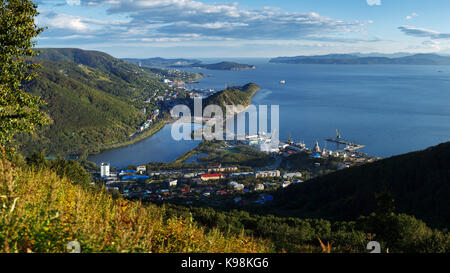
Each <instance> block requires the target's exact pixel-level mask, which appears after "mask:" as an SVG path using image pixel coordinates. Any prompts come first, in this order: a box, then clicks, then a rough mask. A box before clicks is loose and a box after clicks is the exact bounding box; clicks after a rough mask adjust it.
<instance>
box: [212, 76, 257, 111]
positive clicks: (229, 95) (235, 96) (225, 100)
mask: <svg viewBox="0 0 450 273" xmlns="http://www.w3.org/2000/svg"><path fill="white" fill-rule="evenodd" d="M259 90H260V87H259V86H258V85H257V84H255V83H248V84H246V85H244V86H243V87H240V88H237V87H230V88H227V89H225V90H223V91H220V92H218V93H215V94H214V95H211V96H209V97H208V98H206V99H205V100H204V102H203V105H204V106H205V107H206V106H207V105H211V104H214V105H218V106H220V107H222V109H223V111H224V114H225V106H227V105H242V106H244V107H245V106H249V105H250V103H251V99H252V96H253V95H254V94H255V93H256V92H258V91H259Z"/></svg>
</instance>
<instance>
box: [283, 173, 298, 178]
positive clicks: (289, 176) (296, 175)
mask: <svg viewBox="0 0 450 273" xmlns="http://www.w3.org/2000/svg"><path fill="white" fill-rule="evenodd" d="M296 177H302V173H300V172H296V173H285V174H283V178H284V179H289V178H296Z"/></svg>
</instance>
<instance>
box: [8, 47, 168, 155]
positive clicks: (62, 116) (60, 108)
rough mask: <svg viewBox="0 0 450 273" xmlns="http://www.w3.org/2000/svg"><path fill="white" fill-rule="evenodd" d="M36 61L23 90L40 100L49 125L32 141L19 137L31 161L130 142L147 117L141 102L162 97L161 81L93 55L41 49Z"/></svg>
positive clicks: (81, 52)
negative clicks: (39, 155)
mask: <svg viewBox="0 0 450 273" xmlns="http://www.w3.org/2000/svg"><path fill="white" fill-rule="evenodd" d="M39 51H40V52H41V54H40V55H39V57H37V58H35V59H34V61H35V62H38V63H40V64H41V65H42V66H43V68H42V69H39V71H38V78H37V79H35V80H33V81H31V82H30V83H27V84H26V86H25V90H27V91H28V92H31V93H32V94H34V95H36V96H39V97H42V98H43V99H44V100H45V101H46V102H47V105H45V106H43V110H44V111H45V112H47V113H48V114H49V116H50V118H51V120H52V123H51V124H50V125H49V126H47V127H45V128H41V129H40V130H38V131H37V132H36V133H35V134H33V135H22V136H19V137H18V139H17V142H18V143H19V144H20V150H21V151H22V152H23V153H24V154H25V155H29V154H31V153H32V152H34V151H38V150H42V149H45V150H46V151H47V153H48V154H51V155H61V156H65V155H69V154H80V153H82V152H83V151H90V152H96V151H98V150H99V149H100V148H102V147H105V146H107V145H111V144H114V143H118V142H124V141H128V140H129V139H130V137H129V136H130V135H131V134H133V133H135V132H136V126H137V125H138V124H140V123H142V122H143V121H144V120H145V119H146V116H145V115H144V114H142V113H141V111H140V110H141V109H142V108H148V109H147V110H151V107H154V106H152V105H148V104H145V103H144V102H143V101H144V100H146V99H148V98H152V97H155V96H157V95H164V94H165V93H166V90H167V89H169V87H168V86H166V85H164V84H162V83H160V82H159V81H158V80H159V76H158V75H157V74H154V73H151V72H149V71H147V70H142V69H139V68H138V67H136V66H134V65H133V64H129V63H127V62H124V61H122V60H119V59H116V58H113V57H111V56H109V55H107V54H105V53H102V52H97V51H84V50H80V49H40V50H39Z"/></svg>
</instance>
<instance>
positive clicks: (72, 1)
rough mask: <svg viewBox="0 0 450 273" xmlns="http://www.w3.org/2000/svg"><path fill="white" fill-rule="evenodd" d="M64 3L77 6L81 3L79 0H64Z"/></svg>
mask: <svg viewBox="0 0 450 273" xmlns="http://www.w3.org/2000/svg"><path fill="white" fill-rule="evenodd" d="M66 3H67V5H69V6H79V5H80V4H81V0H66Z"/></svg>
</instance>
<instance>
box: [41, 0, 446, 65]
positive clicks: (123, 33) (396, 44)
mask: <svg viewBox="0 0 450 273" xmlns="http://www.w3.org/2000/svg"><path fill="white" fill-rule="evenodd" d="M35 3H37V4H38V10H39V12H40V13H41V14H40V15H39V16H38V18H37V19H36V21H37V24H38V25H39V26H47V27H48V30H46V31H45V32H44V33H43V34H41V36H40V37H38V39H37V41H38V46H39V47H78V48H83V49H92V50H101V51H105V52H107V53H110V54H111V55H113V56H116V57H142V58H144V57H145V58H147V57H156V56H160V57H186V58H208V57H210V58H215V57H277V56H296V55H314V54H328V53H353V52H361V53H371V52H380V53H395V52H411V53H419V52H420V53H422V52H436V53H443V54H449V53H450V19H448V14H449V13H450V1H448V0H429V1H423V0H290V1H288V0H277V1H274V0H258V1H257V0H240V1H225V0H223V1H220V0H218V1H213V0H36V1H35Z"/></svg>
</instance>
